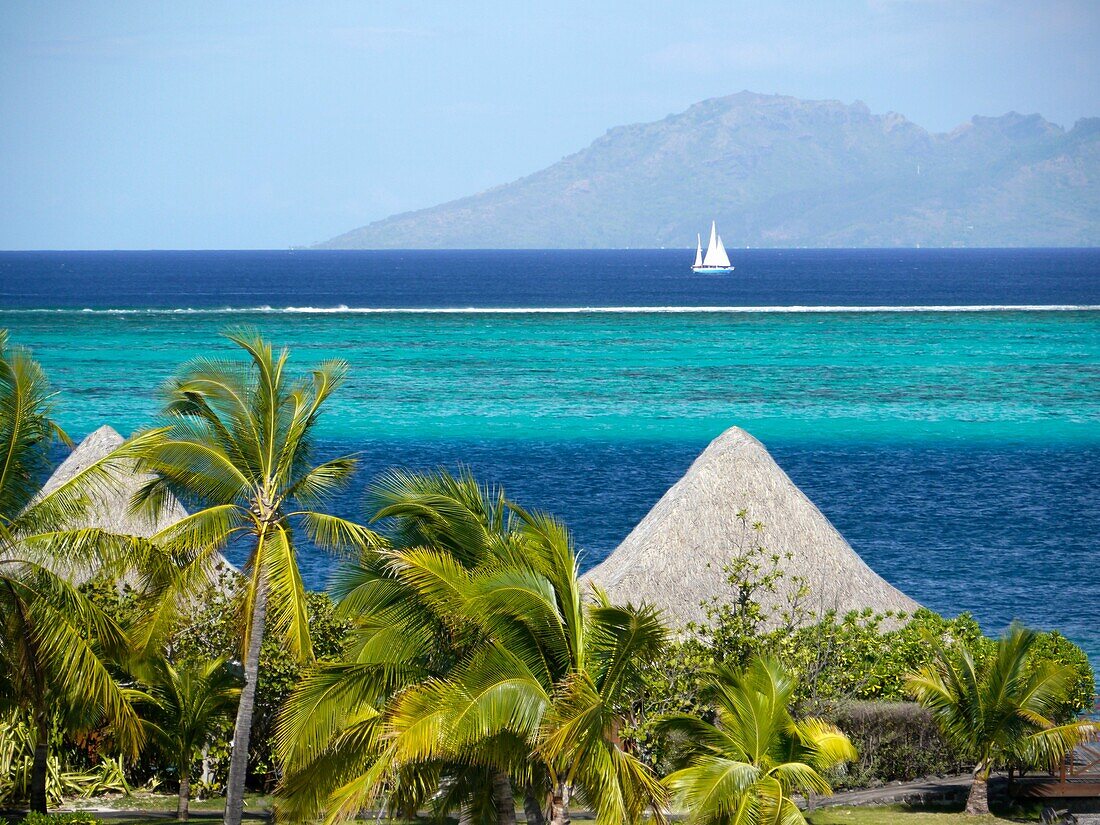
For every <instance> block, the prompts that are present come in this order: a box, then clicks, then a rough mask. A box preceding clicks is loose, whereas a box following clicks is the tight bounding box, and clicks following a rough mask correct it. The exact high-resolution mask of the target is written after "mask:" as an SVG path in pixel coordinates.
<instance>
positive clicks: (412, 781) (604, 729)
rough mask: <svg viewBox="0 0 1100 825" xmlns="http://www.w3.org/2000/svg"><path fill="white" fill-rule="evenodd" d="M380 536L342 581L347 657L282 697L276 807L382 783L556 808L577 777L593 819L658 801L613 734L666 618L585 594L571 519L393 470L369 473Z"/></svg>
mask: <svg viewBox="0 0 1100 825" xmlns="http://www.w3.org/2000/svg"><path fill="white" fill-rule="evenodd" d="M371 498H372V502H373V504H374V506H375V508H376V518H377V519H380V520H384V521H386V522H388V526H389V528H390V529H389V530H388V534H389V536H390V543H389V546H388V547H386V548H384V549H380V550H376V551H372V552H370V553H368V554H366V555H365V556H364V558H363V559H362V560H361V561H360V564H359V565H358V566H357V567H356V568H355V569H354V570H352V571H351V572H350V573H349V574H348V575H347V576H345V578H344V579H343V581H342V583H341V586H340V589H341V592H342V599H341V603H340V607H341V610H342V611H343V612H344V614H345V615H346V616H348V618H349V619H351V621H352V622H353V630H352V642H351V647H350V649H349V655H348V657H347V660H346V661H345V662H342V663H339V664H334V665H326V666H324V667H322V668H320V669H319V671H318V672H317V673H316V674H314V675H313V676H312V677H309V678H307V679H306V680H305V681H304V682H303V684H302V685H301V687H300V688H299V690H298V691H296V692H295V693H294V695H292V696H291V698H290V700H289V701H288V703H287V706H286V712H285V716H284V722H283V725H282V727H281V730H280V741H281V744H282V749H283V755H284V757H285V759H286V764H287V768H288V776H287V780H286V782H285V784H284V787H283V793H282V801H281V803H280V810H281V811H282V812H283V813H284V814H288V815H290V816H292V817H294V818H297V817H303V816H308V815H313V814H317V813H320V812H322V811H325V812H327V820H328V821H335V820H339V819H346V818H350V817H352V816H354V815H355V814H356V813H357V812H358V811H359V810H360V809H361V808H363V807H365V806H367V805H368V804H370V803H372V802H373V801H375V800H376V799H377V798H378V797H379V796H380V795H387V796H388V800H389V805H390V806H391V807H394V808H397V809H398V810H408V809H412V808H415V807H417V806H419V805H421V804H424V803H426V802H428V801H429V799H430V797H431V796H432V795H433V794H434V791H435V788H436V787H439V786H442V787H443V788H445V789H446V792H445V793H444V794H443V795H442V796H441V797H438V798H436V799H435V800H434V803H435V804H436V805H437V806H438V807H440V808H441V809H444V810H446V809H459V810H462V811H464V812H465V815H466V816H467V817H475V818H477V819H479V820H482V819H484V820H487V821H501V822H503V821H514V801H513V800H514V792H513V790H512V786H513V785H515V786H517V787H519V788H521V789H522V791H523V794H524V797H525V808H526V809H527V810H528V811H529V816H530V817H533V821H542V817H543V808H544V805H546V806H548V807H549V815H550V819H551V821H553V822H563V821H565V818H566V817H567V815H568V814H567V812H568V808H569V804H570V795H571V794H572V793H573V792H576V793H577V794H578V796H580V797H581V798H582V799H583V800H584V802H585V803H586V804H587V805H589V806H590V807H592V808H593V809H594V810H595V811H596V815H597V818H598V821H600V822H606V823H612V822H614V823H623V822H636V821H639V819H640V818H641V817H642V815H643V813H644V811H645V810H646V809H647V808H651V809H654V810H655V811H656V813H657V815H658V816H660V815H661V814H660V805H661V802H662V801H663V792H662V789H661V786H660V784H659V783H658V782H657V780H656V778H655V777H654V776H653V775H652V774H651V773H650V772H649V770H648V769H647V768H645V766H644V765H642V763H641V762H640V761H639V760H638V759H637V758H636V757H635V756H634V755H633V754H630V753H628V752H627V751H625V750H624V749H623V748H622V746H621V742H620V740H619V738H618V736H617V732H618V729H619V728H620V726H621V724H622V713H623V711H624V709H625V708H626V707H627V706H628V699H627V698H626V697H627V695H628V694H629V693H630V690H631V689H632V688H633V687H635V686H636V684H637V681H638V679H639V678H640V673H639V671H640V668H641V666H642V665H643V664H645V663H646V662H647V661H649V660H651V659H652V658H653V657H655V656H656V655H657V653H658V651H659V650H660V648H661V646H662V644H663V642H664V629H663V627H662V625H661V623H660V622H659V620H658V619H657V617H656V615H655V614H653V613H652V612H650V611H647V610H638V609H634V608H630V607H619V606H614V605H611V604H609V603H608V602H607V601H606V599H603V598H600V599H598V600H597V601H596V602H595V603H591V604H585V600H584V598H583V596H582V592H581V588H580V585H579V583H578V579H577V567H576V556H575V553H574V549H573V546H572V541H571V538H570V536H569V533H568V531H567V530H566V529H565V528H564V527H563V526H562V525H561V524H560V523H559V522H557V521H555V520H554V519H552V518H550V517H549V516H545V515H542V514H531V513H527V512H525V511H524V510H522V509H520V508H519V507H517V506H516V505H514V504H511V503H510V502H508V501H507V500H506V499H505V497H504V493H503V491H501V490H499V489H491V488H484V487H480V486H479V485H478V484H477V483H476V482H475V481H474V480H473V479H472V478H471V477H470V476H469V475H467V474H462V475H460V476H457V477H455V476H451V475H449V474H447V473H444V472H440V473H435V474H430V475H411V474H404V473H392V474H391V475H389V476H388V477H387V478H385V479H384V480H383V481H382V482H380V483H379V484H378V485H376V486H375V488H374V489H373V491H372V497H371Z"/></svg>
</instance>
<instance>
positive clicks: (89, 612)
mask: <svg viewBox="0 0 1100 825" xmlns="http://www.w3.org/2000/svg"><path fill="white" fill-rule="evenodd" d="M52 398H53V396H52V394H51V392H50V390H49V385H48V382H47V380H46V376H45V373H44V372H43V370H42V368H41V366H40V365H39V364H38V363H37V362H36V361H35V360H34V359H33V357H32V356H31V354H30V353H29V352H28V351H27V350H25V349H23V348H21V347H11V346H9V345H8V339H7V332H6V330H0V713H2V712H4V711H9V710H15V711H16V712H19V713H22V714H25V715H26V717H27V718H29V720H30V721H31V725H32V729H33V730H34V733H35V751H34V763H33V768H32V780H31V795H30V803H31V809H32V810H33V811H37V812H40V813H45V811H46V776H47V760H48V757H49V753H48V739H49V726H50V719H51V717H52V714H53V713H55V712H57V711H64V712H66V713H67V714H68V717H69V721H70V722H71V723H72V724H77V725H80V724H86V725H87V726H89V727H90V726H94V725H96V724H99V723H104V722H105V723H108V724H110V725H111V726H113V729H114V734H115V737H116V739H117V741H118V742H119V743H120V744H121V745H123V746H124V747H126V748H129V749H130V750H131V751H136V749H137V747H138V746H139V745H140V743H141V739H142V735H141V729H140V724H139V720H138V717H137V714H136V713H135V711H134V709H133V707H132V704H131V699H132V698H133V696H132V693H131V692H130V691H128V690H127V689H125V688H124V687H122V686H121V685H119V683H118V682H117V681H116V680H115V678H113V676H112V674H111V672H110V670H109V667H108V659H110V658H111V657H114V656H119V655H121V654H122V653H123V652H124V651H125V650H126V648H127V645H128V639H127V638H126V635H125V634H124V632H123V631H122V629H121V628H120V627H119V625H118V624H117V622H115V621H114V620H113V619H112V618H111V617H110V616H108V615H106V614H105V613H104V612H103V611H102V610H100V609H99V608H98V607H97V606H96V605H95V604H94V603H93V602H92V601H91V600H90V599H89V598H87V596H85V595H84V594H83V593H81V592H80V590H79V589H77V587H76V586H75V585H74V584H73V577H74V576H76V575H80V574H82V573H84V572H87V571H88V570H90V569H101V570H111V569H121V566H120V565H121V564H122V563H124V562H125V563H130V562H133V561H134V559H135V558H137V555H138V548H139V545H140V542H136V540H132V539H129V538H128V537H123V536H112V535H110V534H108V533H106V532H104V531H101V530H97V529H81V528H76V527H72V526H71V525H73V524H76V523H78V522H79V519H80V517H81V516H82V515H83V514H84V513H85V512H86V511H87V509H88V507H89V505H90V503H91V501H92V497H93V495H95V494H101V493H103V492H105V491H108V490H109V489H110V488H111V486H112V484H114V483H115V482H116V481H117V480H118V474H119V473H120V472H124V471H125V469H126V468H127V466H128V465H127V461H128V460H129V459H128V450H130V449H132V447H133V446H134V444H133V443H131V444H128V445H124V447H123V448H120V449H119V450H115V451H114V452H112V453H111V454H109V455H107V456H105V457H103V458H101V459H100V460H98V461H95V462H93V463H92V464H90V465H89V466H87V467H85V468H84V469H82V470H80V471H79V472H77V473H75V474H74V475H73V476H72V477H71V478H69V479H68V480H66V481H65V482H64V483H62V484H60V485H58V486H57V487H55V488H54V489H52V490H51V491H50V492H48V493H45V494H42V493H40V491H39V481H40V480H41V477H42V475H43V474H44V472H45V470H47V469H48V468H49V450H50V447H51V445H52V443H53V442H54V440H55V439H59V440H61V441H63V442H64V443H66V444H71V442H70V441H69V440H68V437H67V436H65V434H64V432H62V430H61V429H60V428H59V427H58V426H57V424H56V423H55V422H54V421H53V419H52V418H51V411H52Z"/></svg>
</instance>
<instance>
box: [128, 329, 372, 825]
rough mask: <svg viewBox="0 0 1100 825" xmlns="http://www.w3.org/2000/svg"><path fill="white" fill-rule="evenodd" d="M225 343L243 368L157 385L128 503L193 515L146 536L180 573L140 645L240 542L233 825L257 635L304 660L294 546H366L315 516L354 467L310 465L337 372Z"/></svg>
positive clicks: (253, 335)
mask: <svg viewBox="0 0 1100 825" xmlns="http://www.w3.org/2000/svg"><path fill="white" fill-rule="evenodd" d="M226 336H227V337H228V338H229V340H230V341H232V342H233V343H234V344H236V345H237V346H239V347H241V348H242V349H243V350H244V351H245V353H247V356H248V359H247V360H246V361H234V360H224V359H215V358H200V359H196V360H195V361H192V362H191V363H189V364H188V365H186V366H184V367H183V368H181V370H180V372H179V373H178V375H177V376H176V377H175V378H173V379H172V380H171V381H170V382H169V383H168V385H167V386H166V388H165V394H166V396H167V404H166V406H165V407H164V410H163V414H162V415H163V419H164V421H163V426H162V427H160V428H159V429H156V430H153V431H151V432H150V433H149V434H148V438H149V441H148V443H147V444H145V446H144V447H143V449H142V450H141V451H140V464H139V467H140V469H142V470H144V471H147V472H149V473H151V474H152V476H153V478H152V480H151V481H150V482H149V483H148V484H146V485H145V486H144V488H143V489H142V490H141V491H140V492H139V494H138V495H137V496H136V498H135V502H134V506H135V508H136V509H137V510H139V511H146V512H148V513H149V514H150V515H153V516H155V515H157V514H158V512H159V510H160V509H161V508H162V507H163V506H165V504H166V502H168V501H169V500H170V495H174V496H176V497H177V498H180V499H183V500H185V501H188V502H190V503H191V504H192V505H193V506H194V507H196V511H195V512H194V513H193V514H192V515H190V516H188V517H186V518H184V519H182V520H181V521H179V522H177V523H176V524H174V525H172V526H171V527H169V528H166V529H165V530H162V531H161V532H160V533H158V534H157V535H155V536H153V537H152V541H153V542H155V543H156V544H158V545H159V546H161V547H162V548H164V549H165V550H166V551H167V552H168V554H169V555H170V556H171V557H172V558H175V559H178V560H180V561H181V567H182V571H181V572H180V573H178V574H177V575H173V576H171V577H166V578H165V579H164V580H163V581H162V582H161V584H160V592H159V593H158V596H157V601H156V609H155V610H153V611H152V612H151V613H150V615H149V616H148V617H147V619H146V621H145V622H144V625H143V630H142V636H141V643H142V645H143V646H145V647H152V646H153V643H154V641H155V640H157V639H159V638H162V634H163V633H165V632H166V630H167V628H170V627H172V626H173V625H174V624H176V623H177V622H178V619H179V612H180V611H181V609H183V608H185V607H186V606H187V605H188V604H189V601H188V600H189V599H190V598H193V597H194V595H195V592H196V590H200V589H201V588H203V587H209V586H211V584H210V582H211V581H213V580H214V579H215V578H216V563H217V559H218V557H219V556H218V554H219V552H220V551H221V550H222V549H223V548H224V547H225V546H226V545H227V544H228V543H229V542H230V541H237V542H246V543H247V547H248V549H249V555H248V560H247V563H246V564H245V576H244V579H245V581H244V584H243V588H244V598H243V611H242V625H243V629H242V634H241V635H242V641H241V650H242V656H241V658H242V662H243V666H244V686H243V688H242V690H241V696H240V702H239V704H238V709H237V717H236V723H235V728H234V733H233V753H232V757H231V760H230V768H229V780H228V785H227V795H226V809H225V822H226V823H227V825H240V821H241V815H242V812H243V807H244V786H245V778H246V772H247V767H248V747H249V733H250V729H251V726H252V714H253V708H254V704H255V696H256V680H257V678H258V675H259V673H258V670H259V659H260V645H261V643H262V641H263V637H264V633H265V630H270V631H271V632H274V633H276V634H278V635H279V637H280V638H281V639H282V640H283V641H284V642H285V644H286V645H287V647H288V649H289V650H290V651H292V652H293V653H294V654H296V655H297V656H298V657H300V658H301V659H302V660H303V661H310V660H312V646H311V644H310V637H309V624H308V613H307V605H306V594H305V589H304V587H303V585H302V578H301V575H300V573H299V570H298V562H297V557H296V542H295V537H296V535H297V534H298V533H299V531H300V532H301V533H304V534H305V535H306V536H308V537H309V538H310V539H311V540H312V541H313V543H314V544H316V545H317V546H320V547H323V548H329V549H344V550H349V549H350V550H353V551H355V552H360V551H362V550H364V549H365V548H367V547H368V546H369V545H370V544H371V543H372V542H373V540H374V538H373V534H372V533H371V532H370V531H369V530H367V529H366V528H364V527H362V526H360V525H358V524H355V523H354V522H351V521H348V520H345V519H341V518H338V517H336V516H333V515H331V514H328V513H326V512H324V511H323V508H324V506H325V505H326V503H327V501H328V500H329V498H330V496H331V495H332V494H333V493H334V491H336V490H337V489H338V488H339V487H340V486H341V485H343V484H345V483H346V482H347V481H348V480H349V478H350V476H351V474H352V472H353V470H354V468H355V466H356V459H355V458H354V457H353V456H342V457H339V458H334V459H331V460H328V461H323V462H321V463H314V454H315V425H316V422H317V419H318V416H319V415H320V413H321V411H322V409H323V407H324V404H325V402H326V401H327V400H328V398H329V396H330V395H331V394H332V392H333V391H334V390H335V389H336V388H337V387H339V386H340V384H341V382H342V381H343V379H344V376H345V374H346V372H347V365H346V364H345V363H344V362H343V361H327V362H325V363H322V364H320V365H319V366H317V367H315V368H314V369H313V370H312V371H311V373H310V375H309V376H308V377H306V378H299V379H294V378H291V377H290V376H289V375H288V374H287V366H286V365H287V359H288V357H289V353H288V352H287V350H285V349H284V350H282V351H281V352H279V353H278V354H276V353H274V352H273V350H272V347H271V345H270V344H269V343H268V342H267V341H265V340H264V339H263V338H261V337H260V335H259V333H257V332H256V331H255V330H251V329H238V330H233V331H230V332H228V333H227V334H226Z"/></svg>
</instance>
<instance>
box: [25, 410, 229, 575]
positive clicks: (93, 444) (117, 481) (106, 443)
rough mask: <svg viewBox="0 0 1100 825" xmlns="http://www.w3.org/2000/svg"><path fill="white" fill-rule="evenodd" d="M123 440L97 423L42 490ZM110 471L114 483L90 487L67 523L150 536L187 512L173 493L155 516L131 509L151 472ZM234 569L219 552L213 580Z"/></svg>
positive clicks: (68, 477)
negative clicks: (85, 502) (81, 510)
mask: <svg viewBox="0 0 1100 825" xmlns="http://www.w3.org/2000/svg"><path fill="white" fill-rule="evenodd" d="M123 441H124V439H123V437H122V436H121V435H119V434H118V432H117V431H115V430H114V428H112V427H109V426H103V427H100V428H99V429H98V430H96V431H95V432H93V433H91V434H90V435H88V436H87V437H86V438H85V439H84V440H83V441H81V442H80V443H79V444H78V445H77V446H76V448H75V449H74V450H73V451H72V452H71V453H69V455H68V457H67V458H66V459H65V460H64V461H63V462H61V465H60V466H59V467H58V468H57V469H56V470H54V472H53V475H51V476H50V478H49V480H48V481H47V482H46V483H45V484H44V485H43V486H42V494H46V493H49V492H51V491H52V490H54V489H56V488H57V487H59V486H60V485H62V484H64V483H65V482H66V481H69V480H70V479H72V478H73V477H74V476H76V475H77V474H78V473H80V472H81V471H82V470H84V469H86V468H87V467H88V466H89V465H91V464H94V463H95V462H96V461H99V460H100V459H102V458H104V457H105V456H107V455H108V454H109V453H110V452H111V451H112V450H114V449H116V448H117V447H118V446H120V445H121V444H122V443H123ZM112 475H113V482H114V483H113V484H112V485H111V488H110V490H106V489H99V490H96V489H93V490H92V492H91V494H90V497H91V503H90V506H89V508H88V510H87V512H86V513H85V514H84V515H83V516H82V517H81V518H80V520H79V523H76V524H69V525H66V526H67V527H69V528H84V527H94V528H98V529H100V530H104V531H106V532H109V533H114V534H116V535H124V536H137V537H139V538H149V537H150V536H152V535H154V534H156V533H159V532H160V531H161V530H163V529H165V528H166V527H169V526H171V525H173V524H175V523H176V522H177V521H179V520H180V519H182V518H185V517H186V516H187V510H186V509H184V506H183V505H182V504H180V502H179V501H178V500H177V499H176V498H175V497H174V496H172V495H169V498H168V501H167V504H166V506H165V507H164V508H163V509H162V510H161V512H160V513H159V515H158V516H157V517H156V518H155V519H154V518H152V517H150V516H147V515H141V514H136V513H133V512H131V510H130V500H131V499H132V498H133V496H134V494H135V493H136V492H137V491H138V490H139V489H141V487H142V486H143V485H144V484H145V483H146V482H148V481H149V479H150V476H149V475H148V473H142V472H138V470H137V468H136V467H134V468H133V469H131V470H130V471H129V472H126V471H115V472H113V473H112ZM236 572H237V570H236V568H234V567H233V565H231V564H230V563H229V562H228V561H226V560H225V558H223V557H221V556H219V557H218V560H217V562H216V564H215V569H214V571H213V572H212V575H213V576H214V577H217V578H215V579H214V580H217V581H220V577H221V576H222V574H224V573H229V574H235V573H236ZM69 574H70V575H71V576H72V577H73V578H75V579H77V580H78V581H83V580H84V579H86V578H88V577H89V576H91V575H94V571H82V572H81V571H70V572H69Z"/></svg>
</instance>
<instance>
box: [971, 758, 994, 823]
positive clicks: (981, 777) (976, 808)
mask: <svg viewBox="0 0 1100 825" xmlns="http://www.w3.org/2000/svg"><path fill="white" fill-rule="evenodd" d="M966 812H967V813H968V814H988V813H989V771H988V770H987V768H986V763H985V762H979V763H978V765H977V766H976V767H975V768H974V781H973V782H972V783H971V785H970V795H969V796H968V797H967V798H966Z"/></svg>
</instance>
